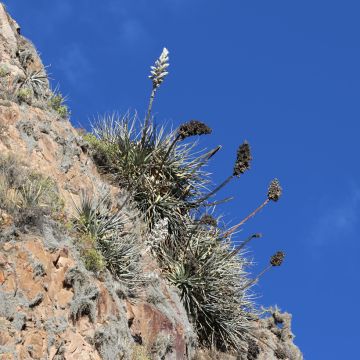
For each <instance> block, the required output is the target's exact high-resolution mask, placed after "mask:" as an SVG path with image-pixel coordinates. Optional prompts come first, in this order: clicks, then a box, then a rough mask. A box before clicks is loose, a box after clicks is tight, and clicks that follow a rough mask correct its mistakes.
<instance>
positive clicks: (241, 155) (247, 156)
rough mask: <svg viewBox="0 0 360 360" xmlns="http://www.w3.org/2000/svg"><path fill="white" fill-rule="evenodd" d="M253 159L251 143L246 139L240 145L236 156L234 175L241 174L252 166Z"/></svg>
mask: <svg viewBox="0 0 360 360" xmlns="http://www.w3.org/2000/svg"><path fill="white" fill-rule="evenodd" d="M251 160H252V156H251V151H250V145H249V143H248V142H247V141H244V143H243V144H242V145H240V146H239V149H238V151H237V156H236V162H235V166H234V172H233V175H234V176H240V175H241V174H243V173H244V172H245V171H246V170H248V169H249V168H250V162H251Z"/></svg>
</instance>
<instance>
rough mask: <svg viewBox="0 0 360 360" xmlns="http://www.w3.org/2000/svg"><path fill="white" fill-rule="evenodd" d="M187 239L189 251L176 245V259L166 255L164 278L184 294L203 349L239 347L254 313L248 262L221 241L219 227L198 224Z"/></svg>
mask: <svg viewBox="0 0 360 360" xmlns="http://www.w3.org/2000/svg"><path fill="white" fill-rule="evenodd" d="M187 236H188V238H186V239H184V240H185V241H186V247H185V246H184V247H178V248H177V249H176V251H173V252H172V255H169V252H168V251H164V253H163V257H162V264H161V265H162V267H163V269H164V271H165V274H166V276H167V278H168V279H169V281H170V282H171V283H172V284H173V285H175V286H176V287H177V288H178V289H179V290H180V296H181V299H182V301H183V304H184V306H185V309H186V311H187V313H188V315H189V317H190V319H191V320H192V321H193V323H194V326H195V329H196V332H197V334H198V337H199V341H200V342H201V344H202V345H204V346H206V347H213V346H215V347H216V348H218V349H221V350H229V349H231V348H235V349H241V347H242V346H243V342H244V341H245V339H246V336H247V334H248V332H249V330H250V328H251V322H250V320H249V316H248V314H249V312H251V311H253V303H252V300H251V297H250V296H249V293H248V291H247V289H246V290H244V286H245V284H246V283H247V282H248V280H247V276H248V275H247V272H246V267H247V266H248V265H249V262H248V260H246V258H245V257H244V256H243V253H242V252H233V250H234V249H233V247H232V245H231V242H230V240H229V239H225V240H221V231H220V229H219V228H217V227H213V228H210V229H209V228H207V227H205V226H200V227H198V228H197V230H196V233H195V234H194V233H192V232H191V231H189V232H188V235H187Z"/></svg>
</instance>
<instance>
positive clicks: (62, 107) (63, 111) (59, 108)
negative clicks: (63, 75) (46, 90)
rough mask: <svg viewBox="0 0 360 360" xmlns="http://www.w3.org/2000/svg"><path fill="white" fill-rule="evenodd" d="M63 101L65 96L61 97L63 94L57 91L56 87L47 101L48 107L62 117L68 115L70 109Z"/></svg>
mask: <svg viewBox="0 0 360 360" xmlns="http://www.w3.org/2000/svg"><path fill="white" fill-rule="evenodd" d="M65 101H66V98H64V97H63V95H62V94H61V93H60V92H59V90H58V89H57V88H56V89H55V90H54V91H53V92H52V94H51V96H50V98H49V101H48V102H49V105H50V107H51V108H52V109H53V110H55V111H56V112H57V113H58V114H59V115H60V117H62V118H64V119H66V118H68V117H69V116H70V110H69V108H68V106H67V105H66V104H65Z"/></svg>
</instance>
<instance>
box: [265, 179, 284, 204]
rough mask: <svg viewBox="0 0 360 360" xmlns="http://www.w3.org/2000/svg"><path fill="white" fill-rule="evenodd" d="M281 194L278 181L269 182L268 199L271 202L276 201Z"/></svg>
mask: <svg viewBox="0 0 360 360" xmlns="http://www.w3.org/2000/svg"><path fill="white" fill-rule="evenodd" d="M281 194H282V188H281V186H280V182H279V180H278V179H276V178H275V179H274V180H273V181H271V183H270V185H269V190H268V199H269V200H272V201H278V200H279V199H280V196H281Z"/></svg>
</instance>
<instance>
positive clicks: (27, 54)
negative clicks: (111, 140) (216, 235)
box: [0, 4, 302, 360]
mask: <svg viewBox="0 0 360 360" xmlns="http://www.w3.org/2000/svg"><path fill="white" fill-rule="evenodd" d="M45 75H46V73H45V70H44V66H43V64H42V62H41V59H40V58H39V56H38V54H37V52H36V49H35V48H34V46H33V45H32V44H31V43H30V42H29V41H28V40H27V39H25V38H24V37H23V36H22V35H21V34H20V27H19V26H18V24H17V23H16V22H15V21H14V20H13V19H12V18H11V17H10V16H9V15H8V13H7V12H6V10H5V8H4V6H3V5H2V4H0V155H1V156H3V157H5V156H7V155H12V156H15V157H16V158H17V159H19V161H21V162H23V163H25V164H26V165H27V166H28V167H29V168H31V169H32V170H33V171H36V172H37V173H40V174H44V175H45V176H49V177H51V179H52V180H53V181H54V183H55V184H56V187H57V190H58V193H59V197H60V198H61V199H62V201H63V204H62V205H63V210H62V214H63V216H64V218H65V219H66V218H67V217H71V214H72V213H73V212H74V203H78V202H79V194H80V193H81V192H87V193H90V194H93V195H94V196H96V195H97V194H98V193H99V192H100V191H101V189H104V188H106V189H107V190H108V191H109V192H110V193H111V194H112V196H113V198H114V199H115V200H116V201H120V199H121V196H123V194H122V192H121V190H120V189H118V188H116V187H114V186H112V185H111V184H110V183H108V182H107V181H106V179H104V178H103V177H101V176H100V175H99V173H98V171H97V168H96V166H95V165H94V163H93V161H92V159H91V158H90V157H89V156H88V145H87V143H86V142H85V141H84V140H83V138H82V136H81V135H80V134H79V133H78V132H77V131H76V130H75V129H74V128H73V127H72V125H71V123H70V122H69V120H68V119H66V118H64V117H62V116H61V115H60V114H59V113H58V112H57V111H56V110H54V109H53V108H52V107H51V106H50V105H49V99H50V97H51V90H50V88H49V83H48V80H47V78H46V76H45ZM31 77H33V78H32V79H31ZM27 81H33V84H32V85H30V86H29V87H27V88H22V85H23V84H24V83H25V84H26V82H27ZM31 86H33V87H31ZM21 90H24V91H22V92H21ZM25 90H26V91H25ZM128 211H132V210H131V209H128ZM36 220H37V219H36ZM139 226H140V227H141V224H140V225H139ZM141 236H143V235H142V232H141V231H140V230H139V237H140V238H141ZM77 241H78V240H77V239H76V234H75V233H74V232H72V231H71V229H69V228H68V227H67V223H66V220H64V219H55V218H54V217H51V216H48V215H45V216H44V217H43V219H41V221H40V220H39V221H35V222H30V223H29V224H27V226H25V227H21V226H20V225H19V224H18V222H17V221H16V219H14V218H13V217H12V215H11V214H9V213H7V212H6V210H4V209H2V206H1V204H0V359H53V360H60V359H68V360H70V359H106V360H112V359H179V360H180V359H192V358H198V359H209V358H219V359H225V358H236V357H234V356H231V355H229V356H227V355H225V354H216V352H214V351H213V352H206V351H201V350H197V349H196V347H197V341H196V335H195V333H194V331H193V329H192V326H191V323H190V321H189V319H188V318H187V315H186V312H185V309H184V307H183V306H182V304H181V301H180V297H179V295H178V293H177V291H176V289H174V288H172V287H171V286H170V285H169V284H168V283H167V282H166V280H165V279H163V278H162V276H161V271H160V270H159V269H158V268H157V265H156V261H155V260H153V259H152V258H151V256H150V255H149V254H148V253H147V252H146V251H145V250H144V251H143V253H142V254H141V257H142V263H143V265H142V266H143V269H144V273H145V274H146V278H147V281H146V284H145V285H144V286H143V288H142V289H141V290H140V291H139V292H138V293H137V294H136V296H133V295H131V294H128V293H126V291H125V290H124V289H123V286H122V284H121V283H120V282H119V281H117V280H116V279H114V278H113V277H112V275H111V274H110V273H109V272H104V273H103V274H102V275H100V276H95V275H94V274H93V273H91V272H89V271H87V270H86V269H85V267H84V265H83V263H82V261H81V259H80V255H79V250H78V248H77V246H76V243H77ZM145 270H146V271H145ZM290 318H291V317H290V315H288V314H281V313H279V312H277V311H274V312H273V313H272V315H271V316H270V317H268V318H267V319H261V320H260V319H258V320H254V322H256V323H257V331H256V333H254V340H253V342H251V343H249V347H248V352H247V354H244V357H243V358H244V359H264V360H265V359H266V360H271V359H294V360H295V359H302V356H301V353H300V351H299V350H298V349H297V348H296V346H295V345H293V342H292V340H293V335H292V333H291V329H290ZM280 324H281V325H280Z"/></svg>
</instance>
